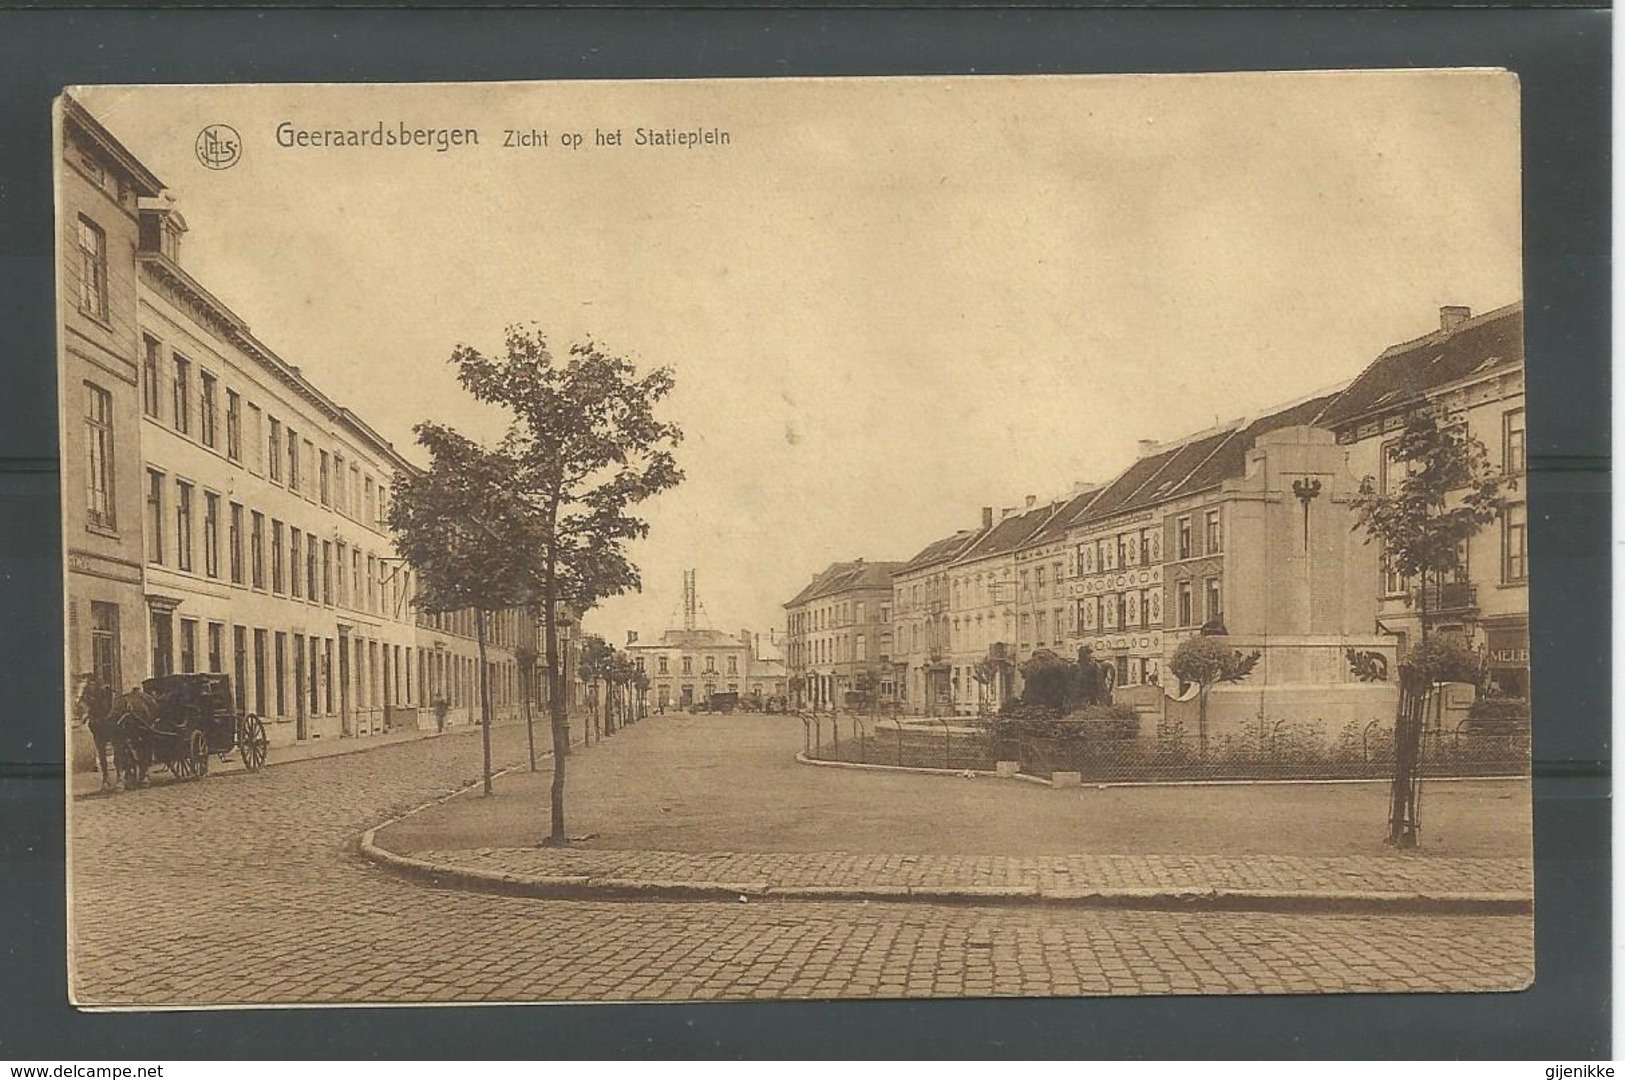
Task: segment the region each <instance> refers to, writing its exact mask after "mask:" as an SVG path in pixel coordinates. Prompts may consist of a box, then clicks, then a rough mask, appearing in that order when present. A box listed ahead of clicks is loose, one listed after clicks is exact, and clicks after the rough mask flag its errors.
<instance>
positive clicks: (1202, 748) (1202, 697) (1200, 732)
mask: <svg viewBox="0 0 1625 1080" xmlns="http://www.w3.org/2000/svg"><path fill="white" fill-rule="evenodd" d="M1196 751H1197V757H1198V758H1200V759H1201V760H1202V761H1206V760H1207V684H1206V683H1203V684H1202V688H1201V689H1200V690H1198V691H1197V692H1196Z"/></svg>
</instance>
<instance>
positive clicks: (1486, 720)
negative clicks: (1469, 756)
mask: <svg viewBox="0 0 1625 1080" xmlns="http://www.w3.org/2000/svg"><path fill="white" fill-rule="evenodd" d="M1462 733H1463V734H1465V735H1469V736H1474V737H1484V736H1488V737H1498V738H1506V737H1518V736H1525V737H1527V736H1528V734H1529V702H1528V700H1526V699H1524V698H1515V697H1500V696H1492V697H1481V698H1479V699H1478V700H1477V701H1475V702H1473V704H1472V707H1471V708H1469V709H1468V710H1467V720H1466V722H1465V723H1464V724H1462Z"/></svg>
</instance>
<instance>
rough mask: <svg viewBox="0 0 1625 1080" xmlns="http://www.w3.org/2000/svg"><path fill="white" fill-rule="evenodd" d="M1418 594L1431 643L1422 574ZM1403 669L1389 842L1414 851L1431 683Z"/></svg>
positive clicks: (1424, 574) (1403, 666)
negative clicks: (1423, 742) (1423, 731)
mask: <svg viewBox="0 0 1625 1080" xmlns="http://www.w3.org/2000/svg"><path fill="white" fill-rule="evenodd" d="M1419 576H1420V578H1421V589H1420V591H1419V592H1418V594H1417V617H1418V626H1419V627H1420V635H1419V636H1420V638H1421V640H1422V641H1423V642H1426V641H1427V639H1428V575H1427V571H1425V570H1424V571H1422V573H1421V574H1420V575H1419ZM1410 670H1411V669H1410V667H1409V666H1408V665H1406V664H1401V665H1400V668H1399V709H1398V711H1397V712H1396V713H1395V714H1394V785H1393V790H1392V792H1391V793H1390V795H1389V800H1388V842H1389V843H1390V844H1393V845H1394V846H1395V847H1400V848H1413V847H1415V846H1416V841H1417V837H1418V835H1419V834H1420V832H1421V829H1422V820H1421V815H1420V808H1421V798H1422V768H1421V766H1422V730H1423V728H1424V726H1425V725H1426V718H1427V699H1428V691H1429V689H1430V680H1429V679H1428V677H1427V676H1425V675H1411V674H1409V672H1410Z"/></svg>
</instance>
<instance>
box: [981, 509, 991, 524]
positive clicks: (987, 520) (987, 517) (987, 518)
mask: <svg viewBox="0 0 1625 1080" xmlns="http://www.w3.org/2000/svg"><path fill="white" fill-rule="evenodd" d="M992 527H993V508H992V507H991V506H984V507H982V528H984V529H991V528H992Z"/></svg>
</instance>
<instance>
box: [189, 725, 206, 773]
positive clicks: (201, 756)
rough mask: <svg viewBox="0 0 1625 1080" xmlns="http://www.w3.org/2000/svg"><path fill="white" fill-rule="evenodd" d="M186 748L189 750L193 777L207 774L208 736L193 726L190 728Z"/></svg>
mask: <svg viewBox="0 0 1625 1080" xmlns="http://www.w3.org/2000/svg"><path fill="white" fill-rule="evenodd" d="M188 749H189V750H190V751H191V757H192V770H191V775H192V776H194V777H200V776H208V775H209V737H208V736H207V735H205V734H203V732H201V731H199V730H197V729H196V728H194V729H193V730H192V738H191V741H190V743H189V744H188Z"/></svg>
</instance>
